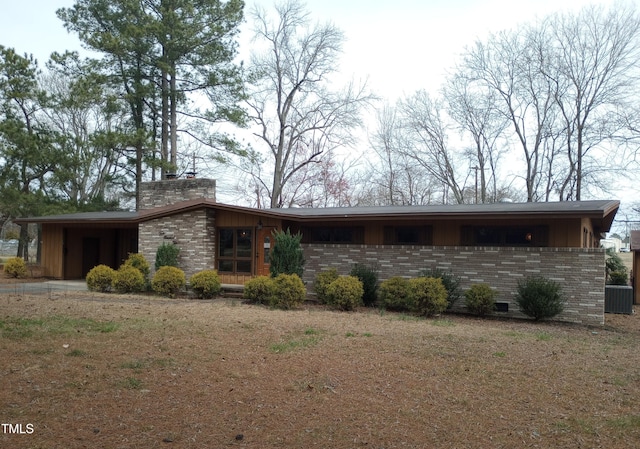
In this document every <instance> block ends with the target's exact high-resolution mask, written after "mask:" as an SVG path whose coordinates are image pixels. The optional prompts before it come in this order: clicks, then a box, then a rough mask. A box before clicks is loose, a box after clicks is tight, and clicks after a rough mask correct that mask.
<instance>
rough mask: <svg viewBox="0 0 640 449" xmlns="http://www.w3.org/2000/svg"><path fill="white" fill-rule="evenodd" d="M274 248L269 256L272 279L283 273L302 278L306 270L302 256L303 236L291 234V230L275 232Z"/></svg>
mask: <svg viewBox="0 0 640 449" xmlns="http://www.w3.org/2000/svg"><path fill="white" fill-rule="evenodd" d="M273 240H274V246H273V248H272V249H271V254H270V255H269V258H270V263H269V272H270V273H271V277H274V278H275V277H276V276H278V275H279V274H281V273H285V274H297V275H298V277H299V278H302V272H303V269H304V257H303V254H302V247H301V246H300V242H301V241H302V234H300V233H297V234H295V235H294V234H291V230H290V229H287V231H286V232H285V231H278V230H276V231H273Z"/></svg>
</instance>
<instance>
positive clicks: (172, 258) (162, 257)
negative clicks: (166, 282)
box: [155, 243, 180, 270]
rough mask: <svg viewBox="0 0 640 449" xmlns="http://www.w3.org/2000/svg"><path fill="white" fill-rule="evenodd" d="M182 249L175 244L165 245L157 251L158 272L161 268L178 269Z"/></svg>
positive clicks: (156, 264) (156, 265)
mask: <svg viewBox="0 0 640 449" xmlns="http://www.w3.org/2000/svg"><path fill="white" fill-rule="evenodd" d="M178 254H180V248H178V247H177V246H176V245H174V244H173V243H163V244H162V245H160V246H159V247H158V250H157V251H156V263H155V267H156V270H158V269H160V267H177V266H178Z"/></svg>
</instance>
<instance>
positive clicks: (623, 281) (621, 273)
mask: <svg viewBox="0 0 640 449" xmlns="http://www.w3.org/2000/svg"><path fill="white" fill-rule="evenodd" d="M628 283H629V273H627V270H626V268H625V269H623V270H617V271H612V272H610V273H609V279H608V280H607V284H609V285H627V284H628Z"/></svg>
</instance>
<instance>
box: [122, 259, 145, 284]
mask: <svg viewBox="0 0 640 449" xmlns="http://www.w3.org/2000/svg"><path fill="white" fill-rule="evenodd" d="M124 263H125V265H131V266H132V267H133V268H136V269H138V270H139V271H140V273H142V276H143V277H144V280H145V281H146V280H147V279H149V273H150V271H151V269H150V268H151V267H150V266H149V262H147V259H145V258H144V256H143V255H142V254H140V253H129V257H127V260H125V262H124Z"/></svg>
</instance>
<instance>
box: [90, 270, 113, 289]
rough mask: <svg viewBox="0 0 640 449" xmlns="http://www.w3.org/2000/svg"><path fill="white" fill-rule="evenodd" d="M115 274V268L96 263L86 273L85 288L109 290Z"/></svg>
mask: <svg viewBox="0 0 640 449" xmlns="http://www.w3.org/2000/svg"><path fill="white" fill-rule="evenodd" d="M115 275H116V270H114V269H113V268H111V267H110V266H107V265H96V266H95V267H93V268H92V269H91V270H89V272H88V273H87V277H86V279H85V280H86V281H87V288H88V289H89V291H92V292H102V293H106V292H109V291H111V285H112V284H113V278H114V277H115Z"/></svg>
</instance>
